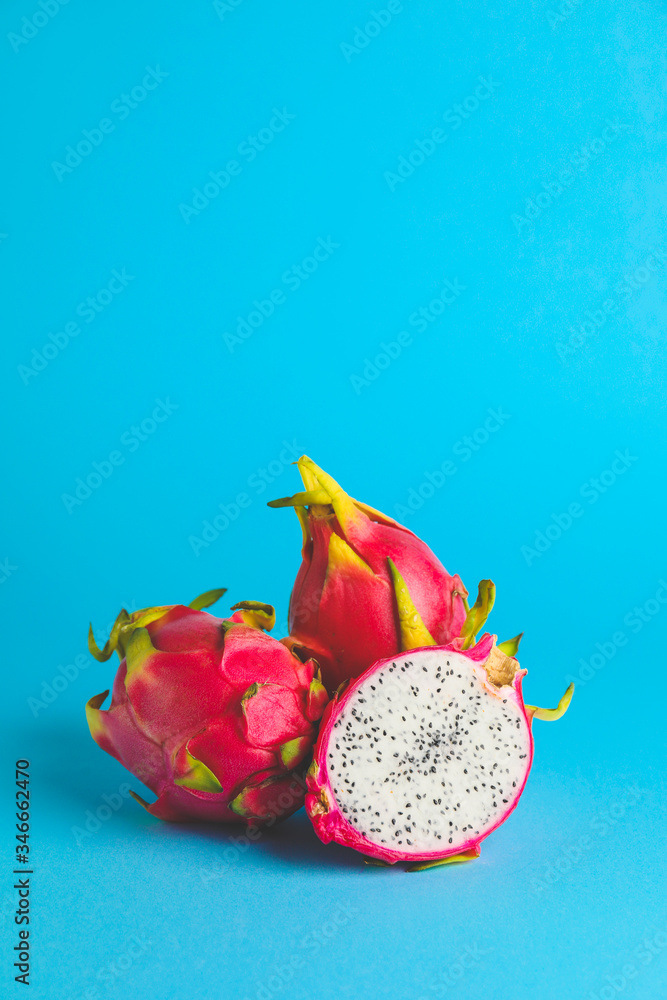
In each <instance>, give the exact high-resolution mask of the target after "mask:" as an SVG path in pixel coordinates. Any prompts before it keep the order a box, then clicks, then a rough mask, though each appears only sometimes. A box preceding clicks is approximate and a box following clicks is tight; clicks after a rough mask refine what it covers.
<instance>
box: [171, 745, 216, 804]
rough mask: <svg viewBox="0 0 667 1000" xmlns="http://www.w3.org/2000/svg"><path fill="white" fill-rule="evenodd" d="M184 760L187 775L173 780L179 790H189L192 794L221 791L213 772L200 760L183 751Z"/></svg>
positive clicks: (187, 751)
mask: <svg viewBox="0 0 667 1000" xmlns="http://www.w3.org/2000/svg"><path fill="white" fill-rule="evenodd" d="M185 758H186V761H187V765H188V772H187V774H185V775H183V776H182V777H180V778H174V784H175V785H180V786H181V788H189V789H191V790H192V791H194V792H215V793H220V792H221V791H222V785H221V784H220V782H219V781H218V779H217V778H216V776H215V775H214V773H213V771H211V769H210V768H209V767H207V766H206V764H204V763H202V761H201V760H197V758H196V757H193V756H192V754H191V753H190V751H189V750H188V749H187V747H186V749H185Z"/></svg>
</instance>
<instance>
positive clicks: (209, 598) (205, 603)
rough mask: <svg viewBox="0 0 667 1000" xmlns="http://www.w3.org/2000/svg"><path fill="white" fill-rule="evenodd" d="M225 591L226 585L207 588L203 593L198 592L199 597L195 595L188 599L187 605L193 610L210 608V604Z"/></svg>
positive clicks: (218, 598)
mask: <svg viewBox="0 0 667 1000" xmlns="http://www.w3.org/2000/svg"><path fill="white" fill-rule="evenodd" d="M226 593H227V588H226V587H218V588H217V589H216V590H207V591H206V593H205V594H200V595H199V597H195V599H194V601H190V603H189V604H188V607H189V608H192V610H193V611H202V610H203V608H210V607H211V605H212V604H215V602H216V601H219V600H220V598H221V597H222V596H223V594H226Z"/></svg>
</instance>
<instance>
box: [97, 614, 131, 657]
mask: <svg viewBox="0 0 667 1000" xmlns="http://www.w3.org/2000/svg"><path fill="white" fill-rule="evenodd" d="M129 621H130V616H129V615H128V613H127V611H126V610H125V608H121V610H120V612H119V614H118V617H117V618H116V621H115V622H114V623H113V628H112V629H111V634H110V636H109V638H108V639H107V641H106V642H105V643H104V648H103V649H100V648H99V646H98V645H97V643H96V642H95V636H94V635H93V626H92V624H91V625H90V626H89V628H88V649H89V650H90V652H91V655H92V656H94V657H95V659H96V660H99V662H100V663H104V662H105V661H106V660H108V659H109V657H110V656H111V654H112V653H113V652H114V650H115V651H116V652H117V653H118V655H119V657H120V658H121V660H122V659H123V653H122V640H121V629H122V628H123V626H124V625H126V624H127V622H129Z"/></svg>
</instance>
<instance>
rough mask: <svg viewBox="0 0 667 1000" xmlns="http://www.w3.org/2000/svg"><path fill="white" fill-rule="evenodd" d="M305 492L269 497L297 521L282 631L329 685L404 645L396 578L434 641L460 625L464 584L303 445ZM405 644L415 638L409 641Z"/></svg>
mask: <svg viewBox="0 0 667 1000" xmlns="http://www.w3.org/2000/svg"><path fill="white" fill-rule="evenodd" d="M296 464H297V465H298V467H299V471H300V472H301V477H302V479H303V483H304V486H305V488H306V489H305V492H303V493H297V494H296V495H295V496H292V497H283V498H282V499H281V500H273V501H271V502H270V503H269V506H270V507H294V508H295V510H296V513H297V515H298V518H299V521H300V522H301V527H302V529H303V551H302V557H303V559H302V563H301V567H300V569H299V572H298V574H297V578H296V581H295V583H294V588H293V590H292V596H291V600H290V608H289V630H290V635H289V639H288V640H286V641H288V642H290V643H291V644H292V645H293V646H294V647H298V646H303V647H305V649H306V650H308V652H309V653H310V655H312V656H314V657H315V658H316V659H317V662H318V663H319V664H320V667H321V670H322V680H323V682H324V684H325V685H326V687H327V688H328V689H329V691H333V690H334V689H335V688H336V687H338V685H339V684H340V683H341V682H342V681H345V680H348V679H349V678H351V677H357V676H358V675H359V674H361V673H362V672H363V671H364V670H366V669H367V668H368V667H369V666H370V665H371V663H374V662H375V661H376V660H378V659H381V658H383V657H387V656H393V655H394V654H396V653H398V652H399V651H400V650H401V649H403V648H409V646H408V647H405V646H404V645H403V644H402V643H404V642H405V641H406V636H408V635H409V623H408V622H406V621H405V620H404V621H403V627H402V626H401V622H400V607H399V604H400V599H399V595H398V594H397V586H398V581H399V578H402V579H404V580H405V582H406V583H407V586H408V588H409V590H410V593H411V594H412V598H413V600H414V603H415V605H416V607H417V608H418V609H419V612H420V614H421V617H422V619H423V621H424V623H425V625H426V627H427V629H428V630H429V631H430V633H431V634H432V635H433V636H434V637H435V638H436V640H437V642H438V643H439V644H441V645H442V644H444V643H447V642H449V641H450V640H451V639H453V638H454V637H455V636H457V635H458V634H459V632H460V629H461V626H462V625H463V622H464V620H465V616H466V610H467V605H466V603H465V598H466V596H467V591H466V589H465V587H464V586H463V584H462V583H461V580H460V578H459V577H458V576H450V575H449V573H448V572H447V570H446V569H445V568H444V566H443V565H442V563H441V562H440V561H439V560H438V559H437V558H436V556H435V555H434V554H433V552H431V550H430V549H429V547H428V546H427V545H426V544H425V543H424V542H422V541H421V539H419V538H418V537H417V536H416V535H414V534H413V533H412V532H411V531H409V530H408V528H404V527H403V525H401V524H399V523H398V522H397V521H394V520H393V519H392V518H390V517H387V516H386V515H385V514H381V513H380V512H379V511H377V510H374V509H373V508H372V507H368V506H367V505H366V504H364V503H360V502H359V501H358V500H353V499H352V497H350V496H348V494H347V493H345V492H344V490H342V489H341V487H340V486H339V485H338V483H337V482H336V481H335V480H334V479H332V478H331V476H329V475H327V473H326V472H323V471H322V469H320V468H319V466H317V465H315V463H314V462H313V461H312V460H311V459H310V458H308V457H307V456H306V455H303V456H302V457H301V458H300V459H299V461H298V462H297V463H296ZM412 645H417V643H416V642H413V643H412Z"/></svg>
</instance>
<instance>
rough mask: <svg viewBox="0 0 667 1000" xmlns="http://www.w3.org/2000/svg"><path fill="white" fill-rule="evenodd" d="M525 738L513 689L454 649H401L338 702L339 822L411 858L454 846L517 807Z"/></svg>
mask: <svg viewBox="0 0 667 1000" xmlns="http://www.w3.org/2000/svg"><path fill="white" fill-rule="evenodd" d="M530 762H531V735H530V729H529V726H528V723H527V721H526V718H525V716H524V713H523V711H522V708H521V701H520V697H519V695H518V694H517V693H516V691H515V690H514V688H513V687H511V686H508V685H506V686H503V687H500V688H496V687H494V686H493V685H491V684H490V683H489V682H488V678H487V674H486V671H485V669H484V667H483V666H481V665H479V664H477V663H474V662H473V661H472V660H471V659H470V658H469V657H467V656H465V655H463V654H461V653H457V652H450V651H447V652H442V651H440V650H422V651H414V652H409V653H404V654H402V656H401V657H400V658H397V659H396V660H394V661H388V662H387V663H386V664H385V665H383V666H382V667H380V668H378V669H377V670H375V671H374V672H373V673H372V674H369V676H368V677H366V678H365V679H364V680H363V681H362V682H361V684H360V685H359V687H358V688H357V689H356V691H354V692H352V693H351V694H350V696H349V698H348V699H347V701H346V703H345V704H344V705H343V707H342V709H341V711H340V715H339V717H338V718H337V720H336V722H335V723H334V725H333V727H332V730H331V736H330V739H329V745H328V747H327V751H326V769H327V773H328V777H329V782H330V788H331V791H332V792H333V795H334V797H335V799H336V802H337V804H338V807H339V808H340V810H341V812H342V814H343V816H344V818H345V819H346V820H347V822H348V823H350V825H351V826H352V827H354V829H355V830H357V831H358V832H359V833H360V834H362V835H363V836H365V837H366V838H367V839H368V840H370V841H372V842H373V843H374V844H378V845H381V846H382V847H383V848H387V849H388V850H395V851H396V852H398V853H402V854H406V855H412V854H424V853H430V852H443V853H450V852H452V853H453V852H455V851H456V850H458V849H462V848H464V847H465V846H466V845H469V844H470V843H471V842H476V841H479V840H480V839H482V838H483V837H484V836H486V834H487V833H489V832H490V830H492V829H493V828H494V827H495V826H497V825H498V823H500V822H501V821H502V819H503V818H504V817H505V816H506V815H507V814H508V813H509V812H510V811H511V810H512V809H513V807H514V805H515V804H516V801H517V799H518V798H519V795H520V794H521V791H522V789H523V785H524V782H525V779H526V775H527V772H528V769H529V767H530Z"/></svg>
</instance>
